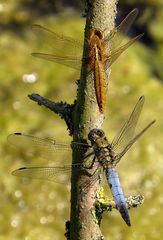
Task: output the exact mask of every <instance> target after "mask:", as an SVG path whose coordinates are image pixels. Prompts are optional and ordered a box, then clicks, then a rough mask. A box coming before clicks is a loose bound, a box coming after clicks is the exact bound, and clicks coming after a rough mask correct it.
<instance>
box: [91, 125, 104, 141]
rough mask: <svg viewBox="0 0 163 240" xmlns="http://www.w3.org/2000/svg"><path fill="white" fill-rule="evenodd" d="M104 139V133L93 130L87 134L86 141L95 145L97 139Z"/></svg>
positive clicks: (99, 130)
mask: <svg viewBox="0 0 163 240" xmlns="http://www.w3.org/2000/svg"><path fill="white" fill-rule="evenodd" d="M103 137H105V133H104V131H103V130H102V129H98V128H94V129H92V130H91V131H90V132H89V134H88V139H89V140H90V141H91V143H92V144H93V143H96V142H97V141H98V139H101V138H103Z"/></svg>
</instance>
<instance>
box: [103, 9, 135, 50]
mask: <svg viewBox="0 0 163 240" xmlns="http://www.w3.org/2000/svg"><path fill="white" fill-rule="evenodd" d="M137 15H138V10H137V9H136V8H135V9H133V10H132V11H131V12H130V13H129V14H128V15H127V16H126V17H125V19H124V20H123V21H122V22H121V23H120V25H119V26H117V27H115V28H114V29H113V30H112V31H111V33H110V34H108V35H107V36H106V37H105V40H104V41H105V43H106V46H107V42H109V41H110V44H111V45H110V46H108V51H109V52H110V50H109V48H111V49H112V51H115V49H116V48H117V46H119V45H120V44H121V42H122V41H123V40H124V39H125V38H124V36H123V35H125V34H127V32H128V31H129V29H130V27H131V25H132V24H133V22H134V21H135V18H136V17H137ZM106 50H107V49H106Z"/></svg>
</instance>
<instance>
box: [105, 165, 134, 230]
mask: <svg viewBox="0 0 163 240" xmlns="http://www.w3.org/2000/svg"><path fill="white" fill-rule="evenodd" d="M106 177H107V180H108V183H109V186H110V189H111V192H112V195H113V197H114V200H115V203H116V205H117V209H118V210H119V212H120V214H121V216H122V218H123V219H124V221H125V222H126V224H127V225H128V226H131V222H130V217H129V213H128V209H127V205H126V200H125V197H124V194H123V191H122V188H121V185H120V181H119V177H118V173H117V171H116V169H115V168H109V169H106Z"/></svg>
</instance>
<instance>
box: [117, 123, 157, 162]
mask: <svg viewBox="0 0 163 240" xmlns="http://www.w3.org/2000/svg"><path fill="white" fill-rule="evenodd" d="M155 122H156V121H155V120H153V121H152V122H150V123H149V124H148V125H147V126H146V127H145V128H144V129H143V130H142V131H140V132H139V133H138V134H137V135H136V136H135V137H134V138H133V139H132V140H131V141H130V142H129V143H128V144H127V145H126V146H125V148H124V150H123V151H122V152H121V153H119V154H118V155H116V162H118V161H119V160H120V159H121V158H122V157H123V155H124V154H125V153H126V152H127V151H128V150H129V149H130V147H131V146H132V145H133V144H134V143H135V142H136V141H137V140H138V138H139V137H141V136H142V135H143V134H144V133H145V132H146V131H147V130H148V129H149V128H150V127H151V126H152V125H153V124H154V123H155Z"/></svg>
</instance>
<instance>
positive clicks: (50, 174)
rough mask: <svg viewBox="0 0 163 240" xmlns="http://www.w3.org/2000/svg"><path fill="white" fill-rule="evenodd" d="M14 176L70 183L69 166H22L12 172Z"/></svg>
mask: <svg viewBox="0 0 163 240" xmlns="http://www.w3.org/2000/svg"><path fill="white" fill-rule="evenodd" d="M12 174H13V175H14V176H17V177H23V178H31V179H41V180H48V181H53V182H57V183H67V184H69V183H70V177H71V167H70V166H64V167H23V168H19V169H17V170H15V171H13V172H12Z"/></svg>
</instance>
